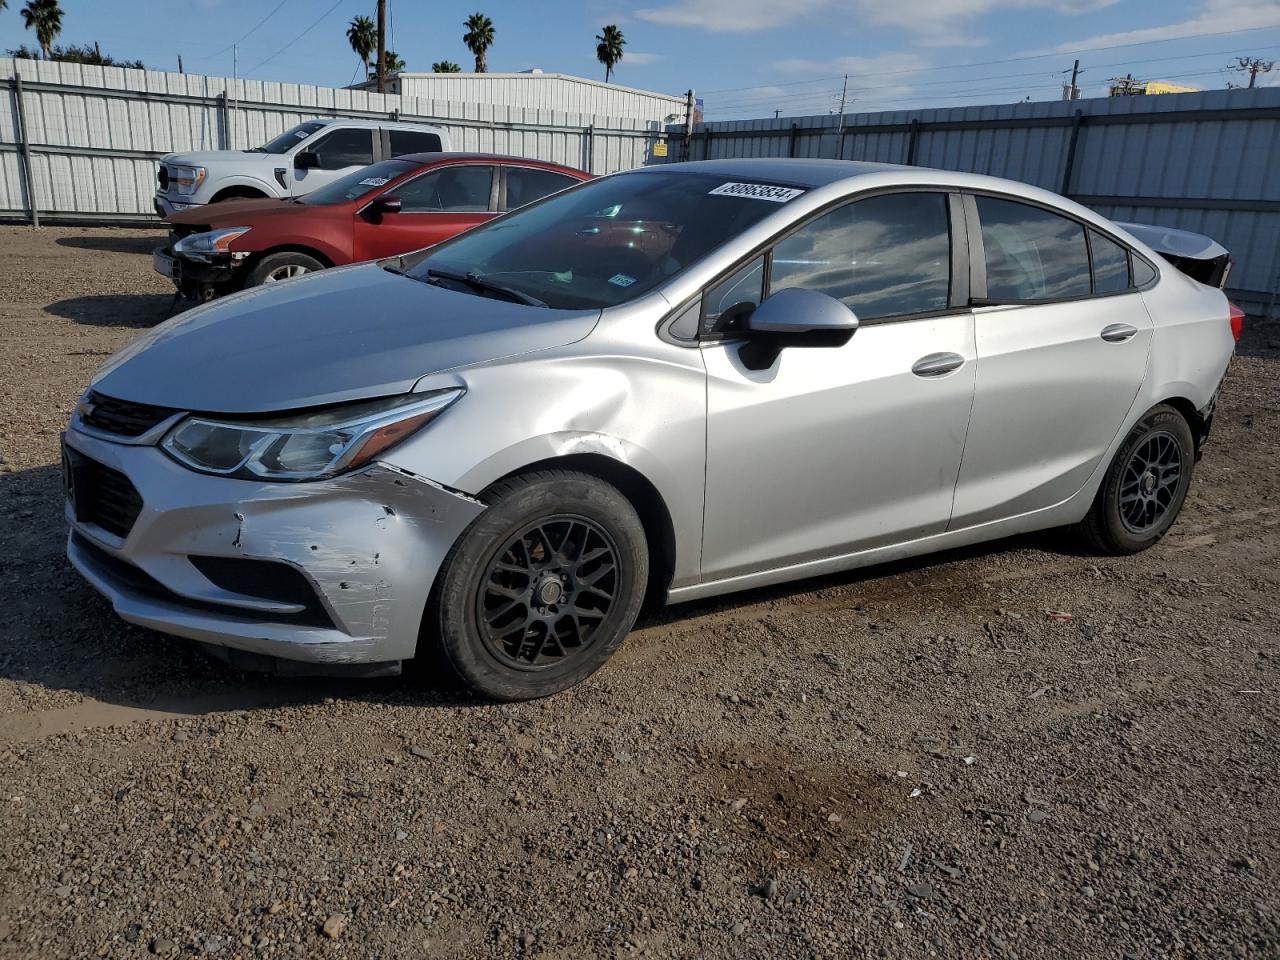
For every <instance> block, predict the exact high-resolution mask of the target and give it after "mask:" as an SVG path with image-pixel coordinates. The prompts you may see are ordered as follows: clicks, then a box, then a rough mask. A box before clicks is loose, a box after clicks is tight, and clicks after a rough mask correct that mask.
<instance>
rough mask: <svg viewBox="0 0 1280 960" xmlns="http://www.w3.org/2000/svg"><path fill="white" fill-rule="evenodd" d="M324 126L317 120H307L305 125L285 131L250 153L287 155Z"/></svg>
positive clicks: (301, 124)
mask: <svg viewBox="0 0 1280 960" xmlns="http://www.w3.org/2000/svg"><path fill="white" fill-rule="evenodd" d="M324 128H325V124H323V123H321V122H320V121H319V120H308V121H307V122H306V123H300V124H298V125H297V126H296V127H293V128H292V129H289V130H286V131H285V132H284V133H282V134H280V136H278V137H276V138H275V139H274V140H268V141H267V142H266V143H264V144H263V145H262V146H260V147H254V148H253V149H252V150H250V151H249V152H250V153H287V152H288V151H290V150H292V149H293V148H294V146H295V145H297V144H299V143H301V142H302V141H303V140H305V139H307V137H309V136H311V135H312V134H313V133H315V132H316V131H317V130H323V129H324Z"/></svg>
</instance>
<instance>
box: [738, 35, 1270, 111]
mask: <svg viewBox="0 0 1280 960" xmlns="http://www.w3.org/2000/svg"><path fill="white" fill-rule="evenodd" d="M1252 49H1253V50H1255V51H1269V50H1280V44H1272V45H1269V46H1259V47H1254V48H1252ZM1227 52H1228V51H1215V52H1212V53H1192V54H1182V55H1179V56H1176V57H1149V58H1147V59H1144V60H1128V61H1121V62H1117V63H1100V64H1099V63H1095V64H1090V65H1089V69H1091V70H1105V69H1108V68H1111V67H1124V68H1126V69H1128V68H1130V67H1132V66H1134V65H1137V64H1147V63H1160V62H1169V61H1175V60H1193V59H1201V58H1207V57H1216V56H1222V55H1224V54H1225V53H1227ZM1222 69H1224V70H1229V69H1231V68H1222ZM1211 72H1217V71H1205V72H1204V74H1196V75H1197V76H1199V75H1207V74H1208V73H1211ZM1058 75H1059V74H1058V72H1053V73H1048V72H1046V71H1044V70H1036V71H1030V72H1024V73H1007V74H1001V75H999V76H995V77H965V78H959V79H947V80H924V81H920V82H918V83H911V84H910V86H911V88H912V89H913V90H914V89H917V88H920V87H939V86H942V87H947V88H952V87H956V86H958V85H960V84H972V83H992V82H1001V81H1005V80H1015V79H1021V78H1027V77H1039V78H1045V79H1046V80H1047V79H1049V78H1055V79H1056V78H1057V76H1058ZM901 85H902V84H901V83H896V84H878V85H872V86H858V87H856V88H855V89H854V93H855V94H857V95H861V94H865V93H869V92H875V91H877V90H894V89H897V88H899V87H900V86H901ZM748 89H751V88H748ZM761 89H767V88H761ZM828 90H830V88H826V89H825V90H822V91H803V92H799V93H791V94H779V95H776V96H771V95H769V94H762V95H760V96H757V97H750V98H743V97H735V98H730V100H729V101H727V102H725V103H716V104H715V105H714V109H715V110H717V111H721V110H729V109H735V108H740V107H750V106H755V105H757V104H760V105H763V104H765V103H769V104H774V103H783V102H787V101H794V100H814V99H817V98H819V97H827V96H829V95H830V94H829V93H828Z"/></svg>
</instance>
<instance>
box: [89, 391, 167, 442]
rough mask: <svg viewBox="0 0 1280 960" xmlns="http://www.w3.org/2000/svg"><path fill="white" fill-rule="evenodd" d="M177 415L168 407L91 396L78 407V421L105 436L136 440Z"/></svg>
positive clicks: (93, 394)
mask: <svg viewBox="0 0 1280 960" xmlns="http://www.w3.org/2000/svg"><path fill="white" fill-rule="evenodd" d="M175 413H177V411H176V410H171V409H169V408H168V407H153V406H151V405H150V404H147V403H130V402H129V401H128V400H116V399H114V398H113V397H104V396H103V395H102V394H100V393H94V392H91V393H90V394H89V396H88V397H87V398H86V399H85V402H84V403H83V404H81V406H80V421H81V422H82V423H87V424H88V425H89V426H91V427H94V428H96V429H98V430H103V431H105V432H106V433H114V434H118V435H119V436H122V437H137V436H141V435H142V434H144V433H146V432H147V431H148V430H150V429H151V428H152V427H154V426H155V425H156V424H157V423H160V422H161V421H162V420H167V419H168V418H169V417H171V416H173V415H174V414H175Z"/></svg>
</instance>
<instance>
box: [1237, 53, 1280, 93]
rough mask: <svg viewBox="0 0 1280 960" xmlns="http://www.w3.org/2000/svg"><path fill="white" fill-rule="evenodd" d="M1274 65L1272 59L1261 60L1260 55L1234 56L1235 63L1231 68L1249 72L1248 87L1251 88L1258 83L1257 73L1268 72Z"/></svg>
mask: <svg viewBox="0 0 1280 960" xmlns="http://www.w3.org/2000/svg"><path fill="white" fill-rule="evenodd" d="M1275 65H1276V62H1275V61H1274V60H1263V59H1261V58H1260V57H1236V65H1235V66H1234V67H1232V68H1231V69H1232V70H1240V71H1242V72H1244V73H1247V74H1249V89H1250V90H1252V89H1253V88H1254V87H1255V86H1256V85H1257V83H1258V74H1260V73H1270V72H1271V71H1272V70H1273V69H1275Z"/></svg>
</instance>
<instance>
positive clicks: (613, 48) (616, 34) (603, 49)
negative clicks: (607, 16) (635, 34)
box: [596, 23, 627, 83]
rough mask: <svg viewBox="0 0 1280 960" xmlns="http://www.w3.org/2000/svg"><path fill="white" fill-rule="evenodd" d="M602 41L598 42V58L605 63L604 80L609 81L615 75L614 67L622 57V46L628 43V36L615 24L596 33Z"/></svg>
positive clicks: (597, 37)
mask: <svg viewBox="0 0 1280 960" xmlns="http://www.w3.org/2000/svg"><path fill="white" fill-rule="evenodd" d="M596 39H597V40H599V41H600V42H599V43H597V44H596V59H597V60H599V61H600V62H601V63H603V64H604V82H605V83H608V82H609V78H610V77H611V76H613V68H614V67H616V66H617V65H618V61H619V60H621V59H622V48H623V47H625V46H626V45H627V40H626V37H624V36H623V35H622V31H621V30H619V29H618V28H617V26H615V25H614V24H612V23H611V24H609V25H608V26H607V27H605V28H604V33H598V34H596Z"/></svg>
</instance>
